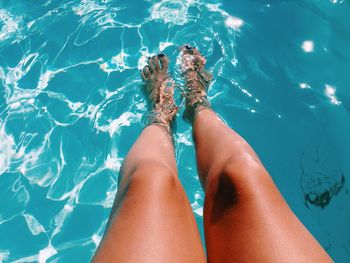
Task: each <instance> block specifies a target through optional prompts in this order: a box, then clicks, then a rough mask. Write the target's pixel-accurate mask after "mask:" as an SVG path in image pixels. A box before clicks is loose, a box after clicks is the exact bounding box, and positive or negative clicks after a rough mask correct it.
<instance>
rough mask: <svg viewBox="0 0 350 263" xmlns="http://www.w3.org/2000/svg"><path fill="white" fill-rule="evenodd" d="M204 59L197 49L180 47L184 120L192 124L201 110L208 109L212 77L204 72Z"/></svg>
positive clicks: (187, 46)
mask: <svg viewBox="0 0 350 263" xmlns="http://www.w3.org/2000/svg"><path fill="white" fill-rule="evenodd" d="M205 63H206V59H205V57H204V56H203V55H202V54H201V53H200V52H199V51H198V49H197V48H195V47H191V46H189V45H185V46H182V47H181V70H182V74H183V76H184V78H185V81H186V91H185V98H186V110H185V113H184V118H185V119H187V120H189V121H190V122H193V120H194V118H195V117H196V115H197V114H198V113H199V112H200V111H201V110H202V109H208V108H209V109H210V108H211V106H210V103H209V101H208V99H207V91H208V87H209V84H210V82H211V79H212V76H211V74H210V73H209V72H207V71H205V70H204V66H205Z"/></svg>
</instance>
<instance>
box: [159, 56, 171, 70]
mask: <svg viewBox="0 0 350 263" xmlns="http://www.w3.org/2000/svg"><path fill="white" fill-rule="evenodd" d="M158 60H159V62H160V65H161V67H162V69H163V70H168V64H169V60H168V57H167V56H166V55H164V54H159V55H158Z"/></svg>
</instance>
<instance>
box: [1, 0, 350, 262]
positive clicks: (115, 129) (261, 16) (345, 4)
mask: <svg viewBox="0 0 350 263" xmlns="http://www.w3.org/2000/svg"><path fill="white" fill-rule="evenodd" d="M349 3H350V2H349V1H346V0H343V1H341V0H338V1H337V0H323V1H318V0H309V1H303V0H289V1H287V0H286V1H282V0H279V1H277V0H276V1H268V0H266V1H265V0H247V1H238V0H223V1H216V0H206V1H200V0H190V1H185V0H163V1H153V0H146V1H142V0H139V1H136V0H133V1H112V0H82V1H67V0H62V1H51V0H46V1H44V0H39V1H12V0H0V79H1V82H0V114H1V115H0V116H1V117H0V189H1V191H0V200H1V205H0V262H37V261H38V262H88V261H89V260H90V259H91V257H92V255H93V253H94V251H95V250H96V247H97V245H98V244H99V242H100V240H101V237H102V234H103V231H104V228H105V226H106V223H107V218H108V216H109V212H110V210H111V206H112V203H113V199H114V196H115V194H116V191H117V181H118V171H119V168H120V165H121V163H122V161H123V159H124V158H125V156H126V154H127V151H128V149H129V148H130V146H131V145H132V143H133V142H134V141H135V140H136V138H137V136H138V135H139V133H140V131H141V130H142V127H143V116H144V113H145V112H146V104H145V100H144V98H143V96H142V95H141V94H140V92H139V88H140V84H141V82H140V78H139V72H138V69H141V68H142V66H143V65H145V61H146V58H147V57H148V56H150V55H153V54H157V53H159V52H164V53H166V54H167V55H169V57H170V60H171V62H172V68H171V71H172V74H173V76H174V78H175V79H176V81H177V82H178V83H180V84H181V80H180V78H179V73H178V70H177V64H176V61H177V56H178V53H179V50H178V48H179V46H180V45H182V44H192V45H194V46H197V47H198V48H199V49H200V50H201V51H202V52H203V53H204V54H205V55H206V57H207V59H208V67H209V69H210V71H211V72H212V73H213V75H214V82H213V83H212V85H211V88H210V91H209V95H210V99H211V102H212V104H213V107H214V108H215V109H216V110H217V112H218V113H219V114H220V116H222V118H223V119H225V121H226V122H227V124H228V125H229V126H230V127H232V128H234V129H236V130H237V131H238V132H239V133H240V134H241V135H242V136H243V137H245V138H246V140H247V141H248V142H249V143H250V144H251V145H252V146H253V147H254V149H255V150H256V151H257V153H258V154H259V155H260V157H261V159H262V161H263V163H264V164H265V165H266V167H267V169H268V170H269V172H270V173H271V175H272V177H273V179H274V181H275V182H276V184H277V185H278V187H279V189H280V191H281V192H282V194H283V195H284V197H285V198H286V200H287V202H288V204H289V205H290V207H291V208H292V209H293V211H294V212H295V213H296V214H297V216H298V217H299V218H300V219H301V221H302V222H303V223H304V224H305V225H306V227H307V228H308V229H309V230H310V231H311V232H312V233H313V235H314V236H315V237H316V238H317V239H318V240H319V242H320V243H321V244H322V246H323V247H324V248H325V249H326V250H327V252H328V253H329V254H330V255H331V257H332V258H333V259H334V260H335V261H336V262H349V261H350V224H349V222H350V207H349V185H348V182H349V176H350V162H349V156H350V136H349V135H350V115H349V110H350V75H349V70H350V16H349V13H350V4H349ZM175 141H176V158H177V163H178V166H179V176H180V179H181V181H182V182H183V185H184V187H185V190H186V192H187V194H188V197H189V200H190V202H191V205H192V208H193V212H194V215H195V217H196V220H197V222H198V224H199V228H200V232H201V236H202V238H203V228H202V214H203V199H204V194H203V191H202V189H201V187H200V184H199V182H198V177H197V171H196V162H195V156H194V149H193V141H192V138H191V128H190V126H189V125H188V124H187V123H185V122H184V121H183V119H182V118H181V113H180V114H179V117H178V118H177V134H176V136H175Z"/></svg>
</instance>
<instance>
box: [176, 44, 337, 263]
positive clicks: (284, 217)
mask: <svg viewBox="0 0 350 263" xmlns="http://www.w3.org/2000/svg"><path fill="white" fill-rule="evenodd" d="M183 56H184V57H186V56H187V58H186V59H184V61H185V60H187V61H190V60H191V59H192V61H194V64H195V67H192V68H190V70H186V71H185V72H184V73H185V77H186V80H187V85H188V86H189V88H188V89H187V103H186V105H187V111H186V112H187V117H188V118H189V119H190V120H191V121H192V124H193V132H194V140H195V145H196V154H197V165H198V171H199V175H200V178H201V180H202V184H203V187H204V190H205V205H204V229H205V240H206V247H207V254H208V261H209V262H210V263H215V262H220V263H225V262H249V263H250V262H293V263H294V262H330V261H331V259H330V257H329V256H328V255H327V253H326V252H325V251H324V250H323V248H322V247H321V246H320V245H319V243H318V242H317V241H316V240H315V239H314V237H313V236H312V235H311V234H310V232H309V231H308V230H307V229H306V228H305V227H304V226H303V224H302V223H301V222H300V221H299V220H298V218H297V217H296V216H295V215H294V213H293V212H292V211H291V209H290V208H289V207H288V205H287V203H286V202H285V200H284V199H283V197H282V195H281V194H280V192H279V191H278V189H277V187H276V185H275V184H274V182H273V180H272V179H271V177H270V175H269V174H268V172H267V171H266V170H265V168H264V166H263V164H262V163H261V162H260V160H259V158H258V156H257V155H256V153H255V152H254V150H253V149H252V148H251V147H250V146H249V145H248V143H247V142H246V141H245V140H244V139H243V138H242V137H240V136H239V135H238V134H237V133H236V132H234V131H233V130H231V129H230V128H229V127H227V126H226V125H225V124H224V122H223V121H221V120H220V119H219V118H218V116H217V115H216V114H215V113H214V111H212V110H211V109H210V105H209V103H208V101H207V99H206V86H207V85H206V84H207V82H206V81H205V78H204V77H203V76H206V75H208V74H207V73H205V71H204V68H203V67H204V64H205V59H204V58H203V57H202V56H201V55H200V53H199V52H198V51H197V50H196V49H193V48H191V47H187V48H183ZM191 56H192V58H191ZM196 74H197V76H196ZM208 80H209V78H208ZM191 94H192V96H191ZM193 94H197V95H196V96H194V95H193Z"/></svg>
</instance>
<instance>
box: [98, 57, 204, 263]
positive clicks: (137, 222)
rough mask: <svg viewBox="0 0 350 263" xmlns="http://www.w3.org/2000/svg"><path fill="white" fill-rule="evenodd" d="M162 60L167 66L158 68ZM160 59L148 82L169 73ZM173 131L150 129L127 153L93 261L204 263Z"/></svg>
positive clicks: (163, 126) (162, 126)
mask: <svg viewBox="0 0 350 263" xmlns="http://www.w3.org/2000/svg"><path fill="white" fill-rule="evenodd" d="M158 58H159V60H160V65H163V66H162V67H160V65H159V64H158V65H154V64H153V63H159V62H158ZM158 58H157V60H156V59H155V58H152V59H150V60H151V61H150V60H149V62H148V63H149V64H151V65H150V66H149V68H147V70H146V72H147V73H148V75H149V78H147V79H151V74H157V71H160V70H165V71H166V70H167V68H166V67H165V66H164V63H165V62H167V61H166V60H165V59H166V57H165V56H160V57H158ZM150 69H151V70H150ZM151 71H152V72H151ZM159 74H160V73H159ZM161 76H162V75H159V76H158V77H157V78H155V79H157V80H159V78H160V77H161ZM152 83H153V82H151V81H149V82H148V85H153V84H154V83H153V84H152ZM158 84H159V83H158ZM158 84H157V85H158ZM151 88H152V87H151ZM153 88H157V86H156V87H153ZM165 124H166V123H165ZM169 127H170V125H150V126H148V127H147V128H145V129H144V130H143V132H142V133H141V135H140V137H139V138H138V139H137V141H136V142H135V144H134V145H133V147H132V148H131V150H130V152H129V153H128V155H127V157H126V159H125V161H124V164H123V167H122V169H121V172H120V176H121V180H120V184H119V187H118V188H119V189H118V193H117V196H116V199H115V203H114V207H113V209H112V213H111V216H110V219H109V223H108V227H107V230H106V233H105V236H104V238H103V240H102V242H101V244H100V247H99V248H98V251H97V253H96V255H95V257H94V262H127V263H133V262H137V263H140V262H142V263H145V262H152V263H156V262H162V263H163V262H181V263H182V262H184V263H185V262H189V263H193V262H196V263H197V262H199V263H200V262H205V260H206V259H205V254H204V250H203V247H202V244H201V241H200V236H199V232H198V228H197V225H196V222H195V219H194V216H193V212H192V209H191V206H190V204H189V201H188V199H187V196H186V194H185V192H184V190H183V187H182V185H181V183H180V181H179V179H178V176H177V168H176V161H175V156H174V145H173V142H172V138H171V136H170V133H169Z"/></svg>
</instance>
